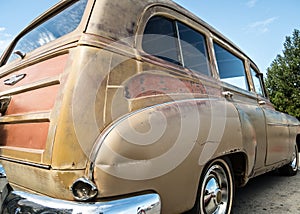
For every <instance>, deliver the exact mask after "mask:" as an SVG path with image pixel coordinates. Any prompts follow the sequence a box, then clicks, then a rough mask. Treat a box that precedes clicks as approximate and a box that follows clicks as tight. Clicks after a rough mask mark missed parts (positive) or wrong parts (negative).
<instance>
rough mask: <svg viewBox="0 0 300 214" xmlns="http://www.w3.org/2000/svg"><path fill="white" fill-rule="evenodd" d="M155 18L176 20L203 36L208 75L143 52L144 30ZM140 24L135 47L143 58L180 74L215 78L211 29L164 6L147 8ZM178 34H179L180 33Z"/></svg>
mask: <svg viewBox="0 0 300 214" xmlns="http://www.w3.org/2000/svg"><path fill="white" fill-rule="evenodd" d="M154 16H162V17H165V18H167V19H172V20H174V22H180V23H182V24H184V25H186V26H187V27H189V28H191V29H193V30H195V31H196V32H198V33H200V34H202V35H203V37H204V42H205V50H206V54H207V56H206V58H207V67H208V74H207V75H206V74H203V73H201V72H197V71H195V70H191V69H189V68H187V67H185V66H184V65H183V63H182V61H181V64H180V65H176V64H174V63H171V62H168V61H166V60H163V59H161V58H158V57H155V56H153V55H151V54H148V53H147V52H145V51H144V50H143V47H142V38H143V33H144V30H145V27H146V25H147V23H148V21H149V20H150V19H151V18H152V17H154ZM139 22H140V23H141V24H140V25H139V27H138V29H137V31H136V37H135V43H134V47H136V48H137V50H138V51H139V52H140V55H141V57H142V58H144V59H147V60H148V59H150V60H151V62H157V63H159V64H160V65H161V64H162V63H163V64H164V66H166V67H169V68H173V69H175V70H177V71H179V72H183V73H186V72H187V73H189V74H190V75H191V76H198V75H201V76H205V77H209V78H213V77H214V76H215V71H214V69H213V63H212V62H213V57H212V52H211V48H210V36H211V31H210V30H209V29H207V28H206V27H205V26H203V25H201V24H200V23H198V22H196V21H194V20H193V19H190V18H189V17H186V16H185V15H184V14H181V13H179V12H177V11H174V10H172V9H171V8H168V7H164V6H158V5H155V6H152V7H150V8H147V10H146V11H144V13H143V14H142V16H141V19H140V20H139ZM176 33H178V31H177V32H176ZM177 39H178V38H177ZM178 43H180V42H178ZM181 53H182V51H180V54H181ZM180 60H182V56H180Z"/></svg>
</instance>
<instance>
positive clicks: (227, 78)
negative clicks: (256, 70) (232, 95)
mask: <svg viewBox="0 0 300 214" xmlns="http://www.w3.org/2000/svg"><path fill="white" fill-rule="evenodd" d="M214 50H215V55H216V60H217V65H218V71H219V76H220V79H221V80H222V81H223V82H226V83H229V84H231V85H234V86H236V87H239V88H242V89H244V90H249V86H248V82H247V78H246V73H245V66H244V62H243V60H241V59H240V58H238V57H237V56H235V55H234V54H232V53H231V52H229V51H228V50H226V49H225V48H223V47H221V46H220V45H218V44H216V43H214Z"/></svg>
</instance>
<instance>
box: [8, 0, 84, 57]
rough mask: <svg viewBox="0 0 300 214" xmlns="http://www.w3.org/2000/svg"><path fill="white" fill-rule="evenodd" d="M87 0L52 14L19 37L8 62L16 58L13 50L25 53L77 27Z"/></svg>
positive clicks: (81, 0)
mask: <svg viewBox="0 0 300 214" xmlns="http://www.w3.org/2000/svg"><path fill="white" fill-rule="evenodd" d="M86 3H87V0H80V1H78V2H76V3H74V4H73V5H71V6H70V7H68V8H67V9H65V10H64V11H62V12H60V13H59V14H57V15H55V16H53V17H52V18H50V19H48V20H47V21H45V22H43V23H42V24H40V25H38V26H37V27H36V28H34V29H33V30H31V31H29V32H28V33H27V34H25V35H24V36H23V37H21V38H20V39H19V41H18V42H17V44H16V46H15V48H14V50H13V51H12V54H11V56H10V57H9V59H8V62H10V61H13V60H15V59H17V58H18V56H16V55H15V54H13V52H15V51H16V50H19V51H21V52H22V53H24V54H26V53H29V52H31V51H33V50H34V49H36V48H39V47H41V46H43V45H45V44H47V43H49V42H51V41H53V40H55V39H58V38H60V37H62V36H64V35H66V34H68V33H70V32H72V31H73V30H75V29H76V28H77V26H78V25H79V23H80V21H81V18H82V15H83V12H84V9H85V6H86Z"/></svg>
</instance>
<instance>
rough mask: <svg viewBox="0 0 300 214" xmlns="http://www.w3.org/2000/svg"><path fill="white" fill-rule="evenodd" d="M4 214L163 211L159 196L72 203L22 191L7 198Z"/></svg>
mask: <svg viewBox="0 0 300 214" xmlns="http://www.w3.org/2000/svg"><path fill="white" fill-rule="evenodd" d="M2 210H3V212H4V213H16V214H18V213H64V214H69V213H72V214H77V213H82V214H84V213H86V214H90V213H101V214H106V213H109V214H114V213H115V214H117V213H137V214H140V213H143V214H144V213H149V214H152V213H153V214H154V213H155V214H156V213H160V211H161V201H160V197H159V195H158V194H155V193H151V194H144V195H138V196H134V197H128V198H124V199H118V200H112V201H105V202H86V203H83V202H71V201H64V200H59V199H54V198H50V197H47V196H40V195H35V194H31V193H26V192H21V191H11V192H10V193H9V195H8V196H7V197H6V199H5V201H4V203H3V208H2Z"/></svg>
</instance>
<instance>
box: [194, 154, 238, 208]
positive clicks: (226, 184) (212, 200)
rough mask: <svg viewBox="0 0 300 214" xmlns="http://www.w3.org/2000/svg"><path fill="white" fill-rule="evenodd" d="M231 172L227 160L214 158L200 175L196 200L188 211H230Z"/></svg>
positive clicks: (232, 182)
mask: <svg viewBox="0 0 300 214" xmlns="http://www.w3.org/2000/svg"><path fill="white" fill-rule="evenodd" d="M232 174H233V173H232V169H231V164H230V162H229V161H228V160H225V159H216V160H214V161H213V162H211V163H210V164H209V165H208V166H207V167H206V168H205V170H204V172H203V174H202V176H201V180H200V184H199V189H198V194H197V201H196V203H195V206H194V207H193V209H192V210H191V211H190V212H189V213H193V214H211V213H214V214H225V213H230V212H231V207H232V202H233V197H234V179H233V176H232Z"/></svg>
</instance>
